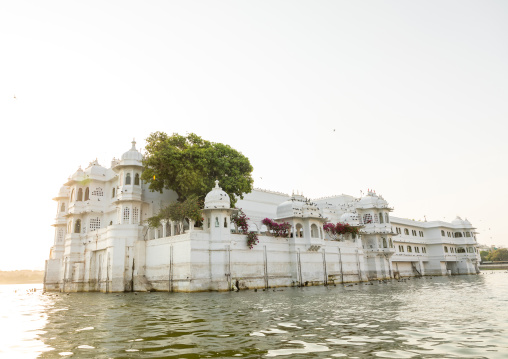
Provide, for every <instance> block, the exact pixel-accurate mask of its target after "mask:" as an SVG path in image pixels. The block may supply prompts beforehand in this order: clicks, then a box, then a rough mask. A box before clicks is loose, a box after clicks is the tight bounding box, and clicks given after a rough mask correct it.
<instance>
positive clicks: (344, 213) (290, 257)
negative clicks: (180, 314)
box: [44, 141, 479, 292]
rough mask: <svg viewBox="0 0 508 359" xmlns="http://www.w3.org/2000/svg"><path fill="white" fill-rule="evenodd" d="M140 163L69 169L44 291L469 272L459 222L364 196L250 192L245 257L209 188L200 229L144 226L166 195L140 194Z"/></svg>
mask: <svg viewBox="0 0 508 359" xmlns="http://www.w3.org/2000/svg"><path fill="white" fill-rule="evenodd" d="M142 158H143V156H142V154H141V153H140V152H139V151H137V150H136V148H135V142H134V141H133V142H132V148H131V149H130V150H129V151H127V152H125V153H124V154H123V155H122V157H121V159H113V161H112V162H111V167H110V168H104V167H102V166H101V165H99V163H97V161H93V162H91V163H90V165H89V166H88V167H87V168H86V169H85V170H82V169H81V168H79V169H78V170H77V171H76V172H75V173H74V174H73V175H72V176H71V177H70V178H69V179H68V181H67V182H66V183H65V184H64V185H63V187H62V188H61V189H60V191H59V193H58V195H57V196H56V197H55V198H53V199H54V200H55V201H56V202H57V215H56V218H55V223H54V224H53V226H54V227H55V240H54V245H53V246H52V247H51V250H50V255H49V259H48V260H47V261H46V270H45V277H44V287H45V290H48V291H62V292H80V291H101V292H124V291H154V290H156V291H175V292H196V291H214V290H219V291H226V290H231V289H232V288H235V289H246V288H268V287H284V286H304V285H327V284H342V283H347V282H365V281H371V280H384V279H390V278H399V277H405V276H424V275H432V276H435V275H455V274H476V273H478V263H479V254H478V250H477V248H476V247H477V241H476V232H475V228H473V226H472V225H471V223H470V222H469V221H468V220H467V219H465V220H462V219H461V218H459V217H457V218H456V219H455V220H454V221H452V222H451V223H448V222H442V221H428V222H421V221H414V220H409V219H404V218H398V217H393V216H391V212H392V208H391V207H390V206H389V205H388V202H387V201H386V200H385V199H383V197H382V196H379V195H377V194H376V193H375V192H373V191H369V192H368V193H367V195H366V196H364V197H361V198H357V197H353V196H348V195H338V196H333V197H326V198H320V199H314V200H309V199H307V198H305V197H303V196H301V195H292V196H289V195H287V194H283V193H277V192H271V191H266V190H260V189H255V190H253V191H252V192H251V193H249V194H246V195H245V197H244V199H243V200H238V202H237V207H238V208H241V209H242V210H243V211H244V212H245V214H246V215H247V217H249V218H250V220H249V230H250V231H256V232H257V233H258V238H259V243H258V244H256V245H255V246H254V247H253V248H252V249H250V248H249V246H248V245H247V236H246V235H245V234H240V233H238V232H237V231H236V230H235V226H234V224H233V223H232V222H231V219H230V218H231V215H232V213H234V211H235V209H232V208H230V201H229V196H228V195H227V194H226V193H225V192H224V191H223V190H222V189H221V188H220V186H219V184H220V179H218V180H219V181H216V183H217V184H216V186H215V188H213V189H212V191H211V192H209V193H208V195H207V196H206V198H205V205H204V209H203V218H204V219H205V220H204V224H203V226H202V227H199V228H198V227H195V226H194V224H193V223H190V224H189V223H183V224H182V223H173V222H170V221H168V222H162V223H161V225H160V227H159V228H152V229H151V228H149V227H148V226H147V224H146V223H145V219H146V218H148V217H151V216H153V215H154V214H156V213H157V212H158V211H159V209H160V208H162V207H164V206H167V205H168V204H169V203H171V202H173V201H176V199H177V196H176V193H174V192H173V191H165V192H164V193H162V194H161V193H159V192H151V191H150V190H149V189H148V185H147V184H145V183H143V181H141V179H140V177H141V172H142V171H143V165H142ZM264 218H270V219H273V220H274V221H276V222H279V223H280V222H289V223H290V225H291V230H290V235H289V237H288V238H280V237H275V236H273V234H272V233H270V231H268V230H267V228H266V226H264V225H263V224H262V220H263V219H264ZM325 222H331V223H337V222H341V223H348V224H350V225H352V226H357V227H358V228H359V229H360V235H358V236H353V235H351V234H346V235H342V236H341V238H339V240H332V238H330V237H329V235H328V233H327V232H325V231H324V230H323V223H325ZM353 237H354V238H353Z"/></svg>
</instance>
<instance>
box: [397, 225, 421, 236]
mask: <svg viewBox="0 0 508 359" xmlns="http://www.w3.org/2000/svg"><path fill="white" fill-rule="evenodd" d="M395 232H396V233H398V234H402V230H401V229H400V227H395ZM404 234H405V235H406V236H409V229H407V228H404ZM411 235H412V236H413V237H416V236H417V234H416V229H412V230H411ZM418 236H420V237H423V236H424V233H423V231H418Z"/></svg>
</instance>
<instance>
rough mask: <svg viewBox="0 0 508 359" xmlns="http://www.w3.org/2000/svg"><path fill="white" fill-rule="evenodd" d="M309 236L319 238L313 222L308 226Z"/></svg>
mask: <svg viewBox="0 0 508 359" xmlns="http://www.w3.org/2000/svg"><path fill="white" fill-rule="evenodd" d="M310 236H311V237H312V238H319V231H318V228H317V226H316V225H315V224H313V225H311V226H310Z"/></svg>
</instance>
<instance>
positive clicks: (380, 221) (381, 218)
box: [379, 213, 383, 223]
mask: <svg viewBox="0 0 508 359" xmlns="http://www.w3.org/2000/svg"><path fill="white" fill-rule="evenodd" d="M379 223H383V213H379Z"/></svg>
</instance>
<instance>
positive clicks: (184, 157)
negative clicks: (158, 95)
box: [141, 132, 254, 207]
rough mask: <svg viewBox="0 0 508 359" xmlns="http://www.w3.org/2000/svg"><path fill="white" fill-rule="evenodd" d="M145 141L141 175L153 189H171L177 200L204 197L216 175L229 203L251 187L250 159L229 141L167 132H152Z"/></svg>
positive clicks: (212, 185)
mask: <svg viewBox="0 0 508 359" xmlns="http://www.w3.org/2000/svg"><path fill="white" fill-rule="evenodd" d="M146 142H147V144H146V146H145V150H146V155H145V158H144V160H143V164H144V167H145V169H144V171H143V174H142V175H141V178H142V179H143V180H144V181H145V182H146V183H148V184H149V189H150V190H152V191H160V192H162V190H163V189H171V190H173V191H175V192H176V193H177V194H178V201H180V202H182V201H184V200H185V199H186V198H188V197H189V196H192V195H195V196H197V197H198V198H199V199H201V200H203V199H204V198H205V196H206V194H207V193H208V192H209V191H210V190H211V189H212V188H213V187H214V186H215V180H216V179H218V180H219V181H220V185H221V187H222V189H223V190H224V191H225V192H226V193H227V194H228V195H229V197H230V199H231V206H232V207H233V206H234V204H235V202H236V197H235V196H238V197H240V198H243V194H244V193H249V192H251V191H252V185H253V182H254V181H253V179H252V176H251V173H252V170H253V168H252V166H251V164H250V162H249V159H248V158H247V157H245V156H244V155H243V154H241V153H240V152H238V151H236V150H235V149H233V148H231V147H230V146H228V145H224V144H222V143H213V142H209V141H206V140H203V139H202V138H201V137H199V136H197V135H196V134H194V133H191V134H189V135H187V136H181V135H179V134H176V133H175V134H173V135H172V136H168V135H167V134H165V133H164V132H155V133H152V134H150V136H149V137H148V138H147V140H146Z"/></svg>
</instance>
